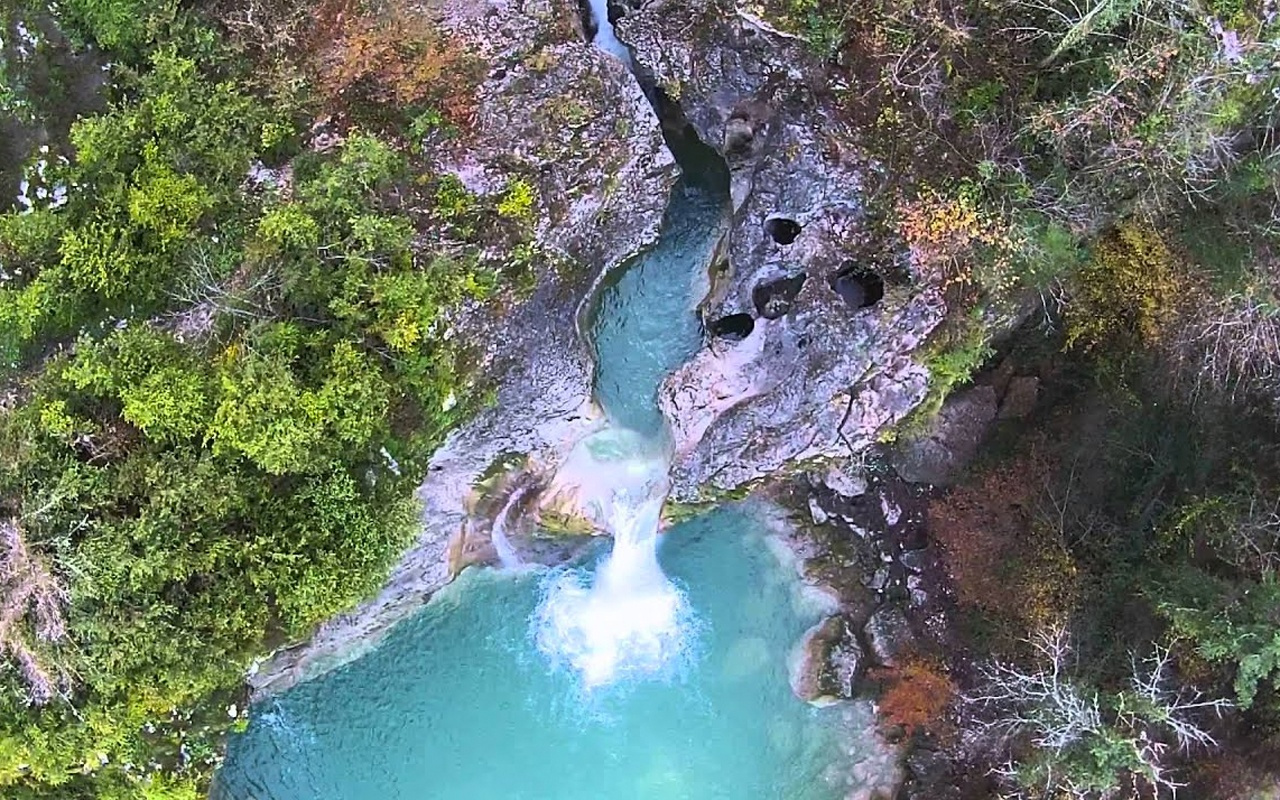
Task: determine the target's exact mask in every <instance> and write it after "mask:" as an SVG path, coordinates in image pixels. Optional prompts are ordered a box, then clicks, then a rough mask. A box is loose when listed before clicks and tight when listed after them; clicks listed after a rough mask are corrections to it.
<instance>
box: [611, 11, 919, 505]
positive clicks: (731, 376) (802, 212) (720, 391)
mask: <svg viewBox="0 0 1280 800" xmlns="http://www.w3.org/2000/svg"><path fill="white" fill-rule="evenodd" d="M616 27H617V32H618V36H619V38H620V39H622V40H623V41H624V42H626V43H627V44H629V45H631V46H632V48H633V50H634V56H635V61H636V63H637V64H638V65H639V67H640V69H641V70H643V71H645V72H647V73H648V74H651V75H652V76H653V78H654V79H655V81H656V82H657V84H658V86H659V87H661V88H662V90H663V91H664V92H665V93H666V95H667V96H669V97H671V98H673V99H676V100H677V101H678V102H679V104H680V107H681V109H682V111H683V112H684V114H685V115H686V117H687V118H688V120H689V122H690V123H691V124H692V125H693V127H694V128H695V129H696V130H697V132H698V134H699V135H700V136H701V137H702V139H703V140H704V141H705V142H707V143H708V144H710V145H712V146H714V147H716V148H717V149H718V150H719V151H720V152H721V154H722V155H723V156H724V157H725V160H726V162H727V163H728V164H729V167H730V170H731V194H732V200H733V209H734V211H733V223H732V226H731V229H730V232H729V234H728V238H727V242H726V243H725V244H726V246H725V248H724V253H725V255H726V257H727V262H728V263H727V265H725V266H724V268H723V269H721V270H720V271H719V272H718V273H717V274H715V275H714V276H713V288H712V292H711V294H710V296H709V297H708V298H707V300H706V301H705V303H704V304H703V309H702V310H703V315H704V319H705V320H706V322H707V326H708V330H709V331H710V332H711V333H712V335H711V336H710V337H709V341H708V342H707V344H706V346H705V347H704V348H703V350H702V351H701V352H699V353H697V354H696V355H695V356H694V358H693V359H692V360H691V361H690V362H689V363H687V364H686V365H685V366H684V367H683V368H681V369H680V370H678V371H676V372H675V373H674V374H673V375H672V376H671V377H670V378H669V379H668V380H667V382H666V384H665V385H664V387H663V389H662V392H661V396H660V404H661V406H662V410H663V412H664V413H665V414H666V416H667V418H668V420H669V421H670V422H671V426H672V431H673V437H674V443H675V449H676V463H675V468H674V471H673V473H672V480H673V484H674V497H676V499H679V500H696V499H699V497H700V496H701V495H702V494H704V491H705V489H706V487H708V486H710V487H712V488H713V489H715V490H732V489H736V488H738V487H740V486H742V485H743V484H746V483H748V482H750V481H752V480H754V479H756V478H759V477H762V476H765V475H768V474H770V473H772V472H775V471H776V470H778V469H780V468H781V467H783V466H784V465H786V464H789V463H794V462H797V461H803V460H806V459H810V458H815V457H820V456H841V455H848V454H849V453H850V452H852V451H856V450H859V449H862V448H863V447H865V446H866V445H867V444H869V443H870V442H872V441H874V440H875V437H876V435H877V433H878V432H879V431H880V430H881V429H882V428H884V427H885V426H886V425H890V424H892V423H894V422H896V421H897V420H898V419H900V418H901V417H902V416H904V415H905V414H906V413H907V412H908V411H909V410H910V409H911V408H912V407H914V406H915V405H916V404H917V403H918V402H919V401H920V400H921V399H922V397H923V395H924V392H925V388H926V380H927V373H926V371H925V369H924V368H923V367H921V366H919V365H917V364H916V363H915V362H914V361H912V359H911V358H910V357H909V354H910V353H911V352H912V351H914V350H915V349H916V348H917V347H918V346H919V345H920V344H921V342H922V341H923V340H924V338H925V337H926V336H927V335H928V334H929V332H930V331H932V330H933V328H934V327H935V326H936V325H937V324H938V322H939V321H940V320H941V318H942V314H943V304H942V302H941V299H940V297H939V295H938V294H937V292H936V291H933V290H930V289H928V288H926V289H923V290H919V291H914V292H908V291H907V290H906V289H900V288H895V287H892V286H890V287H888V289H886V288H885V285H884V282H883V276H881V275H880V274H879V273H881V272H887V271H890V270H893V269H900V268H901V266H902V259H903V258H904V257H905V256H904V254H902V253H901V251H900V249H899V248H898V247H897V246H896V245H891V244H890V243H885V242H875V241H871V240H870V238H869V234H868V232H867V231H868V226H867V225H866V224H865V219H864V199H865V198H864V178H865V177H866V176H867V175H869V174H870V173H871V171H873V170H875V169H876V168H877V167H876V165H875V164H874V163H871V162H869V161H867V160H866V159H865V158H864V157H863V156H862V155H861V154H860V153H859V152H858V151H857V150H856V149H855V148H853V147H852V146H851V143H852V142H854V141H855V140H856V137H855V136H854V135H853V134H854V132H853V131H851V130H849V129H848V127H847V125H846V123H845V122H844V121H842V120H841V119H840V118H839V117H838V116H837V115H836V114H835V113H834V111H833V109H832V108H830V107H829V105H828V104H827V103H826V102H825V101H824V100H823V99H822V97H821V96H820V95H819V94H818V93H816V92H815V91H814V90H813V87H815V86H820V85H821V80H822V78H821V76H822V71H821V69H820V65H818V64H817V63H816V62H815V61H814V60H813V59H812V57H811V56H810V54H809V53H808V51H807V50H806V47H805V45H804V43H803V42H802V41H801V40H799V39H797V38H795V37H794V36H791V35H788V34H784V33H781V32H779V31H777V30H774V29H773V28H771V27H769V26H768V25H767V24H766V23H764V22H763V21H761V20H759V19H758V18H755V17H753V16H752V15H750V14H749V13H746V12H744V11H741V10H740V9H738V8H737V7H736V6H735V5H734V4H733V2H731V0H695V1H694V2H688V3H680V4H675V3H646V4H644V5H642V6H641V7H640V8H638V9H634V10H631V11H629V12H628V13H627V14H626V16H624V17H623V18H622V19H621V20H620V21H619V22H618V23H617V26H616ZM859 276H870V278H869V280H870V281H872V282H874V283H875V284H877V285H874V286H873V285H870V284H868V283H866V282H859V281H858V280H857V278H859ZM838 290H840V291H838ZM842 295H843V296H842ZM881 295H882V297H881ZM722 321H723V324H721V322H722ZM729 330H731V331H732V332H733V335H732V336H727V335H726V336H716V335H715V334H716V333H717V332H718V331H729Z"/></svg>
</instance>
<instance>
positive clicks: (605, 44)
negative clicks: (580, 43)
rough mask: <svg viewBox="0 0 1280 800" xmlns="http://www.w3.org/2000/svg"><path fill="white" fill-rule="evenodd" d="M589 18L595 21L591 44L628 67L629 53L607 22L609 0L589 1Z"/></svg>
mask: <svg viewBox="0 0 1280 800" xmlns="http://www.w3.org/2000/svg"><path fill="white" fill-rule="evenodd" d="M591 16H592V17H594V18H595V21H596V38H595V40H594V42H593V43H594V44H595V46H596V47H599V48H600V49H601V50H603V51H605V52H606V53H609V54H610V55H613V56H615V57H616V58H617V59H618V60H619V61H621V62H622V63H623V64H626V65H627V66H628V67H630V66H631V51H629V50H628V49H627V46H626V45H625V44H623V43H622V42H620V41H618V37H617V36H615V35H614V33H613V23H611V22H610V21H609V0H591Z"/></svg>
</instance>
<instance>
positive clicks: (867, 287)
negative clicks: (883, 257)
mask: <svg viewBox="0 0 1280 800" xmlns="http://www.w3.org/2000/svg"><path fill="white" fill-rule="evenodd" d="M827 282H828V283H829V284H830V286H831V289H832V290H833V291H834V292H835V293H836V294H838V295H840V299H841V300H844V302H845V305H847V306H849V308H851V309H854V310H855V311H856V310H858V309H861V308H870V307H871V306H874V305H875V304H876V303H879V302H880V301H881V300H882V299H883V298H884V278H882V277H880V274H879V273H877V272H875V271H873V270H870V269H866V268H864V267H859V266H848V267H845V268H843V269H841V270H839V271H837V272H835V273H832V274H831V276H830V277H829V278H828V279H827Z"/></svg>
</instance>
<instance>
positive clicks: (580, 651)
mask: <svg viewBox="0 0 1280 800" xmlns="http://www.w3.org/2000/svg"><path fill="white" fill-rule="evenodd" d="M557 483H558V484H560V486H559V487H558V488H559V490H560V491H562V492H570V493H572V494H573V495H574V496H576V497H577V498H578V505H579V507H580V508H581V509H582V510H583V512H585V513H586V514H587V515H588V516H589V517H590V518H591V519H593V520H594V521H595V522H596V523H597V524H598V525H599V526H600V527H602V528H604V529H605V530H606V531H607V532H608V533H609V534H611V535H612V537H613V550H612V551H611V552H610V553H609V555H608V556H607V557H606V559H605V560H604V562H603V563H602V564H601V565H600V567H599V569H598V570H597V571H596V573H595V575H589V574H588V573H586V572H585V571H584V570H580V569H579V570H569V571H565V572H560V573H557V574H555V575H553V576H552V578H551V579H550V580H549V581H548V583H547V585H546V588H545V593H544V596H543V599H542V602H541V604H540V605H539V607H538V611H537V613H536V614H535V615H534V621H533V624H534V638H535V640H536V642H537V645H538V648H539V649H540V650H541V651H542V652H543V653H545V654H546V655H547V656H548V657H550V659H551V660H552V662H553V663H558V664H563V665H567V666H569V667H571V668H572V669H574V670H575V671H576V672H577V673H578V674H579V675H580V676H581V678H582V682H583V684H584V686H585V687H586V688H588V689H594V688H596V687H600V686H606V685H609V684H613V683H616V682H618V681H620V680H624V679H629V678H635V677H639V676H656V675H662V674H665V673H669V672H670V671H671V670H672V669H673V668H674V667H675V666H676V665H677V664H679V662H680V660H681V657H682V655H683V654H684V653H686V652H687V650H688V648H689V644H690V643H689V641H688V640H689V639H690V637H691V636H692V631H694V630H695V628H696V626H695V625H694V624H693V619H692V612H691V610H690V608H689V604H688V601H687V600H686V598H685V596H684V594H683V593H682V592H681V591H680V589H679V588H678V587H676V585H675V584H673V583H672V582H671V580H670V579H669V578H668V577H667V576H666V575H665V574H664V573H663V571H662V567H661V566H660V565H659V564H658V526H659V522H660V515H661V512H662V504H663V502H664V501H665V499H666V496H667V491H668V481H667V460H666V458H664V457H661V456H660V455H659V454H657V453H655V452H654V447H653V445H652V443H650V442H648V441H646V440H645V439H644V438H643V437H641V436H640V435H639V434H636V433H634V432H632V431H627V430H621V429H606V430H604V431H601V432H600V433H597V434H594V435H592V436H590V437H588V438H587V439H585V440H583V441H582V442H581V443H579V445H578V446H577V447H576V448H575V449H574V451H573V453H572V454H571V455H570V457H569V460H568V461H567V463H566V464H565V467H564V468H563V469H562V470H561V473H560V476H559V477H558V478H557Z"/></svg>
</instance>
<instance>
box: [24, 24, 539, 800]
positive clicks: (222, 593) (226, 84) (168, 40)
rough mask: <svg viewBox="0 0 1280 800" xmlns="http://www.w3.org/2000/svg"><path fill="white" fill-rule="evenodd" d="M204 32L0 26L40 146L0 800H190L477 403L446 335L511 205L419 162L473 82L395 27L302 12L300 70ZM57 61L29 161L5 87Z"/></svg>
mask: <svg viewBox="0 0 1280 800" xmlns="http://www.w3.org/2000/svg"><path fill="white" fill-rule="evenodd" d="M230 5H235V6H236V8H232V9H226V8H221V7H219V6H217V4H205V5H202V6H201V5H197V7H196V8H194V9H190V8H186V7H183V8H179V7H178V5H177V4H176V3H174V2H170V1H169V0H71V1H70V2H66V3H62V4H60V6H59V9H58V11H57V14H58V18H57V20H56V22H57V23H58V24H59V25H60V30H59V28H58V27H55V24H54V20H53V19H52V18H51V17H50V16H49V14H50V10H49V9H48V8H47V7H46V6H45V4H43V3H37V2H29V3H19V4H17V5H16V6H14V5H9V6H7V7H6V8H7V9H8V10H7V11H6V18H5V21H4V23H5V29H4V31H5V32H4V40H5V42H6V43H10V44H13V46H10V47H8V48H7V49H6V50H5V60H4V62H3V64H4V73H3V77H4V78H5V81H6V84H5V93H4V95H3V98H2V102H3V104H4V106H3V110H4V111H5V112H7V113H9V114H10V115H12V116H13V118H15V119H17V120H19V121H20V122H22V123H23V124H26V125H29V126H31V127H32V128H33V129H36V128H39V126H41V125H45V126H46V128H45V130H44V132H43V135H44V136H45V137H46V140H47V142H48V144H47V145H46V146H45V147H44V148H41V149H38V150H36V149H33V152H31V153H30V154H29V156H30V160H29V161H28V162H27V163H26V164H25V165H23V167H22V174H23V177H24V180H25V181H26V183H24V186H23V188H24V191H25V193H26V197H27V198H28V200H27V202H26V203H25V204H24V205H27V206H29V208H21V207H19V208H15V209H13V210H11V211H9V212H8V213H4V214H3V215H0V387H2V390H3V399H2V404H0V602H2V603H3V614H2V615H0V794H3V795H4V796H5V797H12V798H24V797H30V798H42V797H49V798H52V797H57V798H62V799H65V798H74V797H99V798H135V797H136V798H142V797H145V798H151V799H152V800H158V799H159V798H165V797H174V798H194V797H198V796H202V795H203V794H204V793H205V792H206V791H207V788H208V781H209V777H210V775H211V773H212V769H213V767H214V766H215V765H216V763H217V760H218V758H219V753H220V744H219V738H220V737H221V736H222V735H223V734H224V733H225V731H226V730H227V729H228V728H229V727H231V726H235V725H238V724H241V723H242V721H243V717H244V714H245V702H244V697H243V689H242V681H243V676H244V673H245V670H246V669H248V668H249V667H250V665H251V663H252V662H253V660H254V659H255V657H259V656H261V655H263V654H264V653H265V652H266V650H267V649H268V648H269V647H270V646H274V645H277V644H280V643H283V642H285V641H289V640H296V639H298V638H300V637H303V636H305V635H306V634H307V633H308V632H309V631H310V630H312V629H313V627H314V626H315V625H316V624H317V623H319V622H320V621H322V620H324V619H326V618H327V617H329V616H331V615H333V614H334V613H336V612H338V611H341V610H344V609H346V608H348V607H350V606H351V605H352V604H354V603H355V602H357V601H358V600H360V599H362V598H363V597H365V596H367V595H368V594H370V593H371V592H372V591H374V590H375V589H376V588H377V587H378V586H379V585H380V583H381V581H382V579H383V578H384V576H385V574H386V572H387V570H388V569H389V567H390V565H391V564H392V562H393V560H394V559H395V558H396V557H397V555H398V554H399V553H400V552H401V551H402V550H403V548H404V547H405V546H406V544H407V543H408V542H409V541H411V539H412V537H413V535H414V533H415V530H416V527H417V512H416V508H415V506H414V503H413V501H412V490H413V488H414V487H415V486H416V484H417V482H418V480H419V479H420V476H421V475H422V474H423V472H424V471H425V459H426V457H427V456H428V455H429V453H430V451H431V449H432V448H433V447H434V446H435V445H436V444H437V443H438V442H439V441H440V439H441V437H442V436H443V434H444V433H445V432H446V431H448V430H449V429H450V428H451V427H452V426H454V425H456V424H457V423H458V422H459V421H460V420H462V419H464V418H465V417H466V416H467V415H468V414H469V413H470V412H472V411H473V410H474V409H476V408H477V407H478V406H479V405H480V404H482V403H484V402H485V395H486V387H485V386H483V385H482V384H481V383H480V380H479V376H477V375H475V374H473V368H472V367H471V366H470V364H469V358H468V352H467V340H466V337H465V336H457V335H455V331H454V330H453V322H452V314H453V312H454V311H455V310H456V309H458V308H460V307H462V306H466V305H469V304H470V305H474V304H478V303H485V302H493V301H494V300H493V299H492V298H494V297H495V286H496V284H497V281H498V279H499V276H500V274H501V273H502V271H503V270H504V269H511V268H512V265H511V264H509V263H505V262H499V263H491V262H492V258H491V257H490V258H488V260H486V256H485V255H484V253H483V252H482V250H483V249H484V247H485V246H489V247H490V252H493V251H501V252H510V250H511V248H512V247H513V246H514V245H515V244H518V243H519V242H520V241H522V239H523V236H524V235H525V228H526V226H527V224H528V223H527V219H526V217H527V216H528V213H529V212H528V206H529V198H528V197H526V196H525V195H527V194H528V187H524V194H523V195H522V193H521V190H520V187H518V186H517V187H515V188H513V189H512V191H510V192H507V193H506V194H504V195H502V196H499V197H494V198H491V199H487V198H482V197H478V196H476V195H473V194H471V193H470V192H468V191H467V190H466V188H465V187H463V186H462V185H461V184H460V183H459V182H458V181H457V179H456V178H453V177H451V176H446V175H441V174H436V173H435V172H434V171H433V169H432V165H431V162H430V159H429V158H426V157H425V155H424V153H425V151H424V147H425V145H426V144H429V143H430V142H432V141H441V140H444V139H447V138H448V137H451V136H461V135H465V131H466V127H467V125H468V121H469V117H470V114H471V113H473V108H474V98H473V93H474V86H475V81H474V76H475V61H474V58H473V57H472V56H470V55H469V54H468V53H467V52H466V51H465V50H463V49H462V48H460V47H459V46H457V45H456V44H455V43H453V42H451V41H450V40H449V39H448V38H447V37H446V36H445V35H444V34H443V33H441V32H440V31H438V30H436V29H435V28H434V27H432V26H431V25H429V24H428V23H426V22H424V21H423V20H422V19H420V18H414V19H412V20H409V19H402V20H398V21H397V20H395V19H386V18H382V17H379V16H377V15H374V14H372V13H368V14H365V15H359V14H356V13H355V12H357V11H358V9H357V8H356V6H355V5H354V4H352V5H351V6H350V7H349V8H347V7H345V6H344V7H343V8H338V7H336V6H335V5H333V4H322V7H321V8H320V9H318V14H319V19H318V21H317V23H318V24H317V25H316V26H309V27H307V28H306V31H307V34H306V36H307V38H306V39H305V40H304V39H303V38H302V35H303V34H302V31H303V28H302V27H299V24H298V23H299V21H300V20H302V19H303V18H304V16H306V15H309V14H310V13H311V11H312V9H310V8H302V7H298V8H287V7H286V6H284V5H280V6H277V7H274V8H270V9H269V8H267V7H266V6H263V7H258V6H254V8H253V9H248V8H244V7H241V6H239V4H230ZM254 10H256V11H258V12H261V14H266V13H267V12H268V11H271V12H272V13H274V14H276V15H277V17H276V18H274V19H273V20H272V21H273V22H275V23H282V22H283V21H284V20H283V19H282V18H281V17H280V16H279V15H284V14H292V19H293V20H294V27H292V28H288V27H285V26H283V25H276V24H273V25H270V26H267V27H246V24H245V22H246V20H247V19H251V18H252V17H251V14H250V12H252V11H254ZM368 10H369V11H370V12H371V11H372V10H373V9H368ZM344 13H350V14H352V15H353V19H348V21H347V24H345V25H344V26H342V27H341V29H340V30H338V29H337V28H336V27H334V26H335V25H336V24H337V23H336V22H335V20H336V19H337V18H338V17H340V16H341V15H342V14H344ZM260 18H261V17H260ZM326 26H327V27H326ZM64 34H65V37H66V38H63V35H64ZM268 36H269V37H271V38H263V37H268ZM286 36H295V37H297V38H295V39H291V40H288V41H286V40H284V38H283V37H286ZM23 37H25V38H23ZM86 48H100V49H101V52H102V53H103V56H104V57H105V58H106V59H109V61H110V63H111V66H110V67H109V83H108V85H107V87H105V89H104V90H103V91H104V92H105V93H106V96H107V100H106V102H105V103H104V104H103V105H105V109H104V110H102V111H101V113H94V114H86V115H83V116H81V118H79V119H77V120H76V121H75V122H74V124H70V126H69V128H66V129H63V130H59V129H58V128H57V125H56V122H50V120H56V119H60V118H69V117H73V116H74V111H75V109H73V110H72V112H73V113H71V114H67V113H65V112H66V109H65V108H64V107H62V106H64V105H65V104H66V103H69V102H71V100H70V99H69V98H68V96H67V95H65V94H64V95H59V94H57V93H52V94H51V93H41V92H36V91H34V90H33V89H32V88H31V87H32V86H33V85H34V84H33V83H32V81H34V80H35V79H36V77H35V76H37V75H38V74H40V73H42V72H44V71H47V70H49V69H54V68H57V65H59V64H65V63H67V60H68V58H67V54H68V53H89V54H92V53H93V52H94V50H91V49H90V50H86ZM267 55H269V56H270V58H267V57H266V56H267ZM255 59H257V60H256V61H255ZM50 64H53V65H55V66H54V67H53V68H51V67H50V66H49V65H50ZM89 68H90V69H97V65H96V64H91V65H90V67H89ZM55 77H57V76H56V75H55ZM61 77H62V79H63V80H64V81H65V82H69V81H71V80H73V79H74V78H75V77H76V76H74V75H71V74H68V75H63V76H61ZM323 114H328V115H330V119H331V122H330V123H329V124H328V127H326V128H324V129H322V130H315V129H313V130H308V128H307V126H308V125H309V124H310V122H311V120H313V119H316V118H317V116H321V115H323ZM9 166H12V165H7V168H8V167H9ZM516 266H523V265H516Z"/></svg>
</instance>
